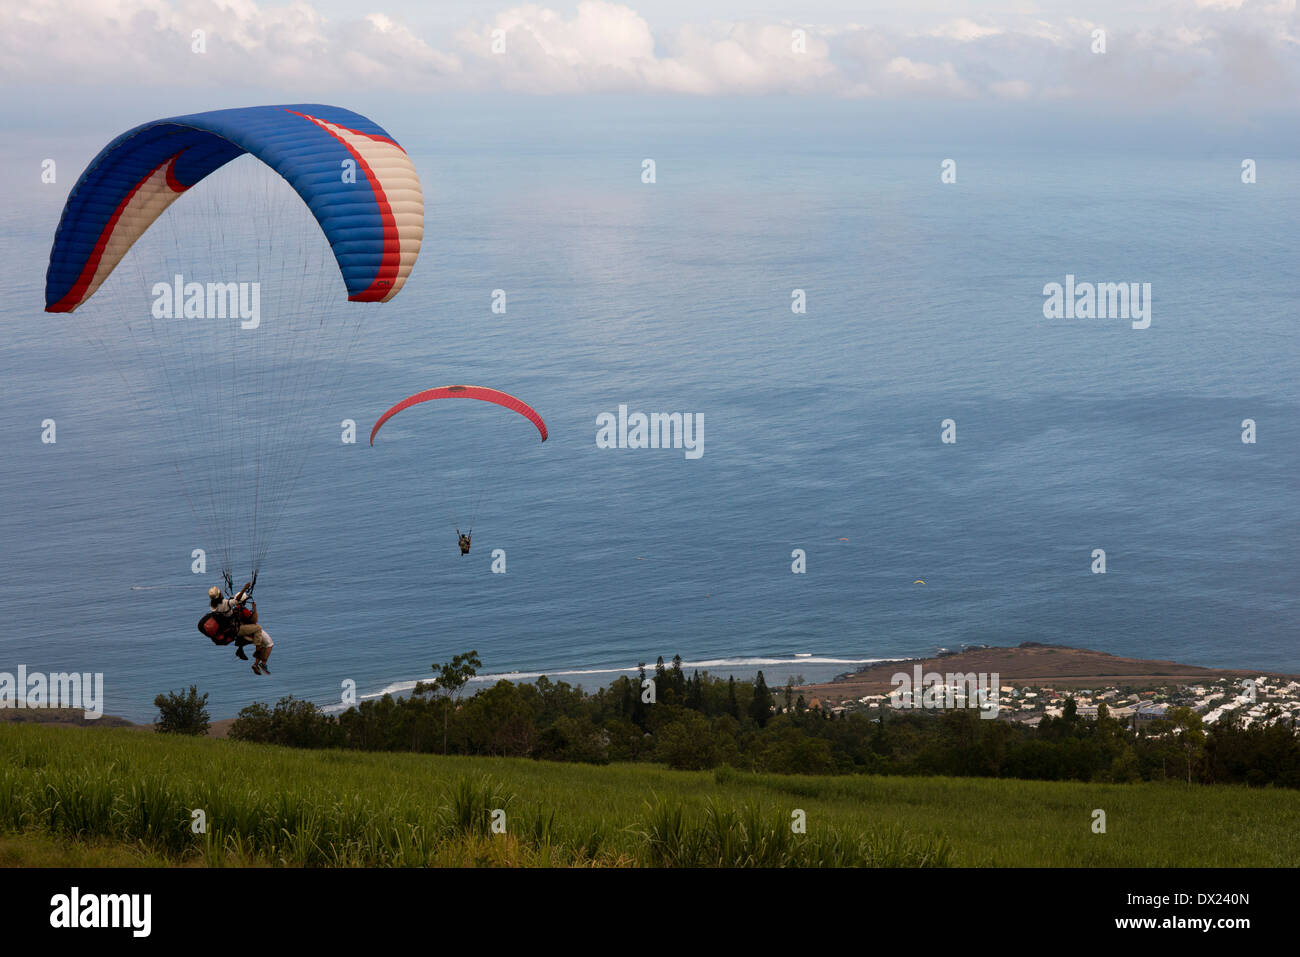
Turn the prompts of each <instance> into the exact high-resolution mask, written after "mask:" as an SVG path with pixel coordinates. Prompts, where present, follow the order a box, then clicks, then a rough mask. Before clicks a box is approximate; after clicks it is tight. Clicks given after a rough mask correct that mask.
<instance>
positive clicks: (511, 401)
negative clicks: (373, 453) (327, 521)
mask: <svg viewBox="0 0 1300 957" xmlns="http://www.w3.org/2000/svg"><path fill="white" fill-rule="evenodd" d="M434 399H478V400H479V401H481V402H492V403H494V404H496V405H499V406H503V407H505V408H507V409H509V410H510V411H512V412H518V413H519V414H520V415H522V416H523V417H524V418H526V419H527V420H528V421H529V422H531V423H533V425H535V426H536V427H537V431H538V432H539V433H541V436H542V441H543V442H545V441H546V434H547V433H546V423H545V422H543V421H542V417H541V416H540V415H538V414H537V411H536V410H535V409H534V408H533V407H532V406H530V405H528V404H527V403H525V402H524V401H523V400H522V399H517V398H515V397H514V396H513V395H510V394H508V393H506V392H500V391H498V390H496V389H488V388H485V387H483V386H477V385H446V386H442V387H440V388H437V389H425V390H424V391H423V392H417V393H415V395H413V396H409V397H407V398H405V399H403V400H402V401H401V402H399V403H397V405H395V406H393V407H392V408H391V409H389V410H388V411H387V412H385V413H384V414H383V415H381V416H380V417H379V421H378V422H376V423H375V427H374V428H373V429H371V430H370V444H371V445H374V444H375V435H376V433H378V432H379V427H380V426H381V425H383V424H384V423H385V422H387V421H388V420H389V419H391V418H392V417H393V416H395V415H397V413H399V412H401V411H402V410H403V409H409V408H410V407H411V406H413V405H419V404H420V403H421V402H430V401H432V400H434Z"/></svg>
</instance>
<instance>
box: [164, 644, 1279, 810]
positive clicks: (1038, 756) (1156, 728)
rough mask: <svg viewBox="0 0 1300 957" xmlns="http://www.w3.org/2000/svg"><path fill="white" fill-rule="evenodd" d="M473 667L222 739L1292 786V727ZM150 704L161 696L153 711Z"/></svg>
mask: <svg viewBox="0 0 1300 957" xmlns="http://www.w3.org/2000/svg"><path fill="white" fill-rule="evenodd" d="M479 665H480V663H479V661H478V657H477V655H475V654H474V653H473V652H470V653H468V654H466V655H458V656H456V658H454V659H452V661H451V662H448V663H446V664H444V665H436V666H434V671H435V675H436V677H435V679H434V680H433V681H431V682H428V683H421V684H419V685H417V686H416V688H415V689H414V691H413V692H412V693H411V694H410V696H409V697H399V698H394V697H393V696H391V695H384V696H383V697H382V698H378V699H373V700H367V701H363V702H362V703H360V704H359V705H356V706H354V707H351V708H349V709H348V710H346V711H344V712H342V713H340V714H337V715H330V714H326V713H324V712H322V711H321V709H320V708H318V707H317V706H316V705H314V704H312V703H311V702H309V701H304V700H301V699H297V698H294V697H292V696H290V697H288V698H284V699H281V700H280V701H279V702H278V703H277V704H276V705H274V707H272V706H269V705H267V704H265V703H260V702H259V703H256V704H252V705H250V706H248V707H246V708H244V709H243V710H242V711H241V712H240V713H239V717H238V718H237V719H236V721H235V722H234V726H233V727H232V729H231V732H230V737H231V738H234V739H236V740H241V741H250V742H262V743H269V744H280V745H287V746H290V747H298V748H350V749H356V750H362V751H416V752H427V753H443V754H460V755H493V756H506V757H521V758H534V759H538V760H547V761H579V762H587V763H592V764H606V763H610V762H616V761H651V762H658V763H662V764H666V765H668V766H669V767H672V768H678V769H686V770H703V769H707V768H715V767H720V766H722V765H730V766H731V767H733V768H737V769H742V770H753V771H767V772H777V773H786V774H897V775H952V776H979V777H1005V778H1027V779H1036V780H1078V781H1105V782H1127V781H1152V780H1165V779H1170V780H1179V781H1185V782H1186V783H1189V784H1191V783H1220V784H1223V783H1237V784H1246V785H1250V786H1268V785H1273V786H1279V787H1291V788H1297V787H1300V736H1298V735H1297V732H1296V729H1295V728H1294V727H1292V726H1290V725H1289V724H1285V723H1275V724H1271V725H1263V724H1254V725H1251V726H1248V727H1247V726H1243V725H1242V724H1241V723H1240V721H1238V720H1236V719H1234V718H1231V717H1229V718H1225V719H1223V720H1221V721H1219V722H1218V723H1216V724H1214V725H1212V726H1210V727H1208V728H1206V727H1205V726H1203V724H1202V722H1201V718H1200V716H1199V715H1198V714H1196V713H1195V712H1193V711H1191V710H1190V709H1188V708H1172V709H1170V711H1169V712H1168V715H1167V716H1166V717H1165V718H1164V719H1161V720H1157V721H1151V722H1148V723H1147V724H1145V725H1143V726H1142V727H1141V728H1140V729H1138V730H1134V729H1132V728H1131V727H1129V725H1128V724H1127V723H1126V722H1124V721H1120V720H1118V719H1116V718H1114V717H1111V716H1110V715H1109V714H1108V712H1107V709H1106V706H1105V705H1104V704H1103V705H1100V706H1099V707H1098V714H1097V717H1096V718H1084V717H1081V716H1080V715H1079V714H1078V713H1077V709H1076V707H1075V703H1074V701H1073V699H1068V700H1067V702H1066V704H1065V707H1064V709H1063V713H1062V715H1061V716H1060V717H1058V718H1053V717H1044V718H1043V719H1042V720H1041V722H1040V723H1039V724H1038V725H1037V726H1036V727H1030V726H1028V725H1026V724H1023V723H1020V722H1014V721H1005V720H985V719H981V718H980V715H979V711H978V710H977V709H957V710H946V711H941V712H926V711H895V710H892V709H889V708H883V709H879V710H878V711H873V712H862V711H853V712H845V713H841V714H834V713H831V712H828V711H825V710H823V709H821V708H813V707H809V706H808V704H807V703H806V702H805V701H804V700H803V698H802V697H801V696H800V695H798V693H797V690H796V689H795V688H794V687H793V686H792V685H791V684H789V683H787V685H786V686H784V687H779V686H778V687H777V688H775V689H774V688H769V687H768V685H767V684H766V681H765V679H764V677H763V673H762V672H759V673H758V675H757V676H756V677H755V679H754V680H753V681H737V680H735V679H734V678H731V677H728V678H726V679H723V678H718V677H715V676H713V675H709V674H700V673H699V672H698V671H696V672H694V673H692V674H690V675H687V674H685V673H684V671H683V670H682V667H681V658H680V657H675V658H674V659H673V661H672V663H671V664H667V665H666V664H665V663H664V661H663V659H662V658H660V659H659V661H658V663H657V665H656V666H655V668H654V671H653V680H652V681H650V682H647V681H646V679H647V677H649V676H647V674H646V669H645V668H644V666H643V667H642V669H641V673H640V674H639V675H638V676H637V677H635V678H629V677H619V678H617V679H615V680H614V681H613V682H611V683H610V685H609V686H608V687H605V688H601V689H599V690H597V691H593V692H586V691H584V690H583V689H582V688H581V687H575V686H573V685H570V684H569V683H567V682H564V681H552V680H550V679H548V678H545V677H542V678H539V679H538V680H537V681H536V682H533V683H530V684H516V683H513V682H510V681H506V680H501V681H499V682H497V683H496V684H494V685H492V686H491V687H488V688H484V689H482V690H480V691H477V692H476V693H475V694H473V695H462V691H463V688H464V686H465V684H466V683H467V682H468V680H469V679H470V678H471V677H473V675H474V674H475V673H476V669H477V668H478V667H479ZM160 700H161V696H160Z"/></svg>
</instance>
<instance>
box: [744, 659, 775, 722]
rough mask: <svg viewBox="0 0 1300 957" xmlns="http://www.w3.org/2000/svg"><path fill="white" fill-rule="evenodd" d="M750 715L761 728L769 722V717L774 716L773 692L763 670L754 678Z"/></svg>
mask: <svg viewBox="0 0 1300 957" xmlns="http://www.w3.org/2000/svg"><path fill="white" fill-rule="evenodd" d="M749 716H750V718H752V719H753V721H754V723H755V724H756V725H758V726H759V727H760V728H761V727H763V726H764V725H766V724H767V719H768V718H770V717H772V692H771V690H770V689H769V688H768V687H767V682H766V681H765V680H764V679H763V672H761V671H760V672H759V673H758V676H757V677H756V678H755V679H754V696H753V697H752V698H750V699H749Z"/></svg>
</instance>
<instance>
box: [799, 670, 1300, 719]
mask: <svg viewBox="0 0 1300 957" xmlns="http://www.w3.org/2000/svg"><path fill="white" fill-rule="evenodd" d="M944 677H945V679H947V680H945V681H944V682H943V683H938V684H936V685H935V692H936V694H937V696H938V697H939V698H940V699H942V700H944V701H949V700H951V701H953V702H954V703H955V706H956V707H968V706H970V707H974V706H976V702H974V701H970V700H968V699H967V687H968V686H967V684H966V683H965V682H964V681H962V680H961V679H960V678H958V677H956V676H953V675H945V676H944ZM950 682H951V683H950ZM891 697H892V696H891V694H888V693H886V694H870V695H863V696H861V697H859V698H857V699H855V700H853V701H845V702H841V703H839V704H836V705H833V706H831V707H829V708H828V709H827V710H829V711H830V712H832V713H836V714H839V713H844V712H846V711H859V710H863V709H875V708H882V707H890V706H891V705H892V704H893V702H892V701H891ZM902 697H903V701H904V706H906V705H907V703H909V700H910V693H908V694H905V695H903V696H902ZM1070 699H1073V700H1074V704H1075V709H1076V713H1077V714H1078V716H1079V717H1081V718H1089V719H1095V718H1096V717H1097V716H1098V714H1099V713H1100V712H1101V709H1102V708H1103V707H1104V708H1105V713H1106V714H1107V715H1109V716H1110V717H1112V718H1116V719H1119V720H1123V721H1131V722H1132V723H1133V725H1134V726H1141V725H1143V724H1146V723H1149V722H1151V721H1157V720H1160V719H1163V718H1164V717H1166V715H1167V714H1168V712H1169V710H1170V709H1171V708H1179V707H1185V708H1190V709H1191V710H1192V711H1193V712H1194V713H1196V714H1199V715H1200V716H1201V720H1202V722H1203V723H1204V724H1207V725H1211V724H1215V723H1216V722H1218V721H1220V720H1223V719H1224V718H1225V717H1227V716H1229V715H1233V716H1237V717H1238V720H1239V721H1240V723H1241V724H1242V725H1244V726H1249V725H1253V724H1263V725H1268V724H1274V723H1277V722H1281V723H1284V724H1288V725H1295V724H1296V723H1297V719H1298V718H1300V681H1295V680H1291V679H1288V678H1279V677H1273V676H1269V675H1257V676H1255V677H1252V678H1219V679H1216V680H1214V681H1207V682H1201V683H1198V684H1193V685H1177V686H1172V687H1169V686H1162V687H1148V688H1137V687H1132V686H1118V685H1117V686H1110V687H1104V688H1099V689H1090V688H1054V687H1051V686H1048V685H1038V684H1014V683H1003V684H1000V685H999V687H998V715H997V716H998V718H1000V719H1004V720H1011V721H1018V722H1022V723H1024V724H1026V725H1029V726H1031V727H1032V726H1034V725H1037V724H1038V722H1040V721H1041V720H1042V719H1043V718H1044V717H1053V718H1059V717H1061V715H1062V714H1063V713H1064V711H1065V707H1066V703H1067V702H1068V701H1069V700H1070ZM812 704H813V706H814V707H817V706H824V705H822V702H821V701H819V700H817V699H814V701H813V702H812Z"/></svg>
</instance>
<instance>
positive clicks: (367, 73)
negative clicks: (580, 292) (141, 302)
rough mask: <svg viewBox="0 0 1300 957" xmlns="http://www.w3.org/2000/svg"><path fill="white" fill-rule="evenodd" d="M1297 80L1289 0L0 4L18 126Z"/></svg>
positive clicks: (1168, 103)
mask: <svg viewBox="0 0 1300 957" xmlns="http://www.w3.org/2000/svg"><path fill="white" fill-rule="evenodd" d="M1099 30H1100V31H1104V43H1105V51H1104V52H1100V51H1098V50H1097V49H1096V47H1097V45H1098V35H1097V34H1096V31H1099ZM195 31H202V42H201V44H199V46H201V49H196V41H195V36H196V33H195ZM494 41H496V44H497V49H496V50H494V48H493V44H494ZM1298 81H1300V22H1298V21H1297V13H1296V9H1295V0H1169V2H1161V0H1156V2H1150V3H1140V4H1137V5H1132V4H1130V3H1126V2H1103V3H1063V2H1055V0H1052V2H1015V0H1010V2H1008V0H992V2H988V3H966V2H958V0H908V2H906V3H894V4H885V3H880V2H876V0H867V2H860V0H854V2H847V0H800V2H798V3H794V2H792V0H785V2H779V0H709V2H708V3H699V2H684V0H654V2H636V3H619V2H606V0H583V2H579V3H551V4H545V3H542V4H532V3H530V4H513V3H509V2H503V3H493V2H491V0H487V2H484V0H477V2H472V3H471V2H467V0H449V2H438V3H427V2H418V0H359V2H358V0H311V2H308V0H293V2H277V0H263V2H258V0H26V2H22V3H17V2H13V3H5V4H3V5H0V113H3V116H4V118H5V119H6V121H7V122H9V123H17V125H19V126H29V125H39V123H40V118H39V115H38V114H39V104H40V103H41V102H43V101H42V99H41V97H40V94H42V93H44V94H46V95H47V96H48V97H52V98H55V99H56V100H58V99H59V98H64V99H63V100H60V101H61V102H66V99H67V98H68V97H75V95H76V94H78V93H86V92H90V91H93V92H94V94H95V96H96V97H98V98H103V97H104V96H105V95H106V94H111V93H113V92H114V91H119V92H121V93H123V94H125V93H127V92H128V91H132V90H137V89H139V90H146V91H148V90H159V89H167V90H176V91H181V90H195V91H198V90H207V91H217V90H219V91H222V92H223V93H225V94H226V95H227V96H233V95H234V94H235V93H237V92H239V91H249V92H250V93H252V92H262V91H266V92H268V93H274V94H275V95H278V96H285V97H292V96H297V97H302V98H304V99H307V98H312V97H318V96H319V97H324V96H327V95H334V96H338V95H340V94H342V93H344V92H353V93H358V92H365V93H379V94H390V95H393V96H409V95H425V94H458V93H487V94H510V95H512V96H514V95H519V94H524V95H529V96H574V95H578V96H583V95H599V94H610V93H616V94H623V95H626V94H634V95H635V94H651V95H668V96H678V97H717V96H744V97H762V96H794V97H805V98H827V99H838V100H853V99H860V100H868V101H887V102H910V101H930V102H933V101H947V102H952V103H975V102H987V103H1008V104H1016V103H1020V104H1025V103H1031V104H1048V105H1050V104H1055V103H1075V104H1077V103H1080V102H1085V103H1088V104H1091V105H1093V106H1097V107H1099V108H1106V109H1112V110H1116V111H1123V112H1126V113H1130V114H1131V113H1134V112H1136V113H1142V112H1151V113H1156V112H1159V111H1162V110H1167V109H1170V108H1186V107H1188V106H1194V107H1195V108H1196V109H1198V110H1202V111H1204V112H1206V113H1207V114H1210V115H1216V116H1218V117H1220V118H1223V119H1228V118H1231V117H1233V116H1238V115H1241V114H1243V113H1245V114H1249V113H1252V112H1258V111H1269V110H1282V109H1285V110H1290V109H1292V108H1293V107H1294V104H1295V103H1296V93H1297V91H1298V90H1300V82H1298ZM239 99H240V100H245V99H248V97H247V96H244V97H239ZM22 118H26V119H27V122H25V123H24V122H20V120H21V119H22Z"/></svg>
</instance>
